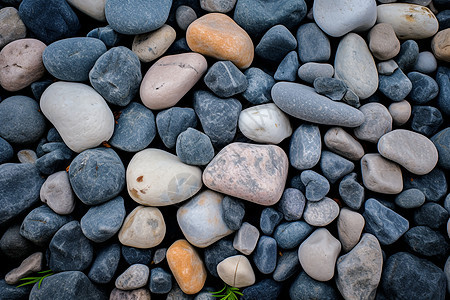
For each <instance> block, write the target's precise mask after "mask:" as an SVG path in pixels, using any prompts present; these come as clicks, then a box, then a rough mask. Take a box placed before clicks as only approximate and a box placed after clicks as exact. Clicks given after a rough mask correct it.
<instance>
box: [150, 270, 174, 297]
mask: <svg viewBox="0 0 450 300" xmlns="http://www.w3.org/2000/svg"><path fill="white" fill-rule="evenodd" d="M149 289H150V292H152V293H155V294H167V293H168V292H170V290H171V289H172V275H171V274H170V273H168V272H167V271H165V270H164V269H162V268H154V269H152V270H151V272H150V284H149Z"/></svg>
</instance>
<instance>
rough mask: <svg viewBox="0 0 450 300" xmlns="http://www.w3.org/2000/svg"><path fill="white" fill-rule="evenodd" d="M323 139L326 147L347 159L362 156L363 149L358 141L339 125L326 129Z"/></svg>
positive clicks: (357, 158)
mask: <svg viewBox="0 0 450 300" xmlns="http://www.w3.org/2000/svg"><path fill="white" fill-rule="evenodd" d="M323 140H324V142H325V145H326V146H327V147H328V149H330V150H331V151H333V152H336V153H337V154H339V155H342V156H343V157H345V158H347V159H350V160H359V159H361V157H363V156H364V149H363V147H362V146H361V144H360V143H359V141H358V140H356V139H355V138H353V137H352V136H351V135H350V134H349V133H347V132H346V131H345V130H344V129H342V128H341V127H332V128H330V129H328V131H327V132H326V133H325V136H324V137H323Z"/></svg>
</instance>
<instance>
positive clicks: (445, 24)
mask: <svg viewBox="0 0 450 300" xmlns="http://www.w3.org/2000/svg"><path fill="white" fill-rule="evenodd" d="M436 19H438V21H439V28H440V29H441V30H444V29H447V28H449V27H450V11H449V9H446V10H442V11H440V12H439V13H438V14H437V15H436Z"/></svg>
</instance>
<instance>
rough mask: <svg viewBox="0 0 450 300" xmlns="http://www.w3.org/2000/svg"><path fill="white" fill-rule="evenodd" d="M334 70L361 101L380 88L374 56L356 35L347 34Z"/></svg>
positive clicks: (337, 52) (340, 44)
mask: <svg viewBox="0 0 450 300" xmlns="http://www.w3.org/2000/svg"><path fill="white" fill-rule="evenodd" d="M327 1H329V0H327ZM372 1H373V0H372ZM372 1H371V0H365V1H364V2H372ZM330 8H331V7H330ZM334 9H335V8H334V7H333V10H334ZM334 69H335V74H334V76H335V78H337V79H340V80H342V81H344V82H345V83H346V84H347V86H348V87H349V88H350V89H351V90H352V91H353V92H354V93H355V94H356V95H357V96H358V97H359V98H360V99H367V98H369V97H370V96H371V95H373V94H374V93H375V91H376V90H377V88H378V72H377V67H376V65H375V62H374V60H373V57H372V54H371V53H370V50H369V48H368V47H367V44H366V42H365V41H364V39H363V38H362V37H361V36H359V35H357V34H356V33H349V34H347V35H346V36H345V37H343V38H342V39H341V41H340V42H339V46H338V49H337V51H336V56H335V60H334ZM336 125H338V124H336Z"/></svg>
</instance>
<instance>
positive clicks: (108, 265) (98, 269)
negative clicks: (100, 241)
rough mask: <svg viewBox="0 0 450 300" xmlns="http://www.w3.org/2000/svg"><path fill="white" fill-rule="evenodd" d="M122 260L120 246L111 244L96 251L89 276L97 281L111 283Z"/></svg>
mask: <svg viewBox="0 0 450 300" xmlns="http://www.w3.org/2000/svg"><path fill="white" fill-rule="evenodd" d="M119 261H120V246H119V245H118V244H111V245H109V246H106V247H105V248H102V249H101V250H100V251H99V252H97V253H96V257H95V259H94V262H93V263H92V266H91V269H90V270H89V274H88V277H89V279H90V280H92V281H93V282H95V283H100V284H104V283H109V282H110V281H111V280H112V279H113V277H114V274H115V273H116V270H117V267H118V266H119Z"/></svg>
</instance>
